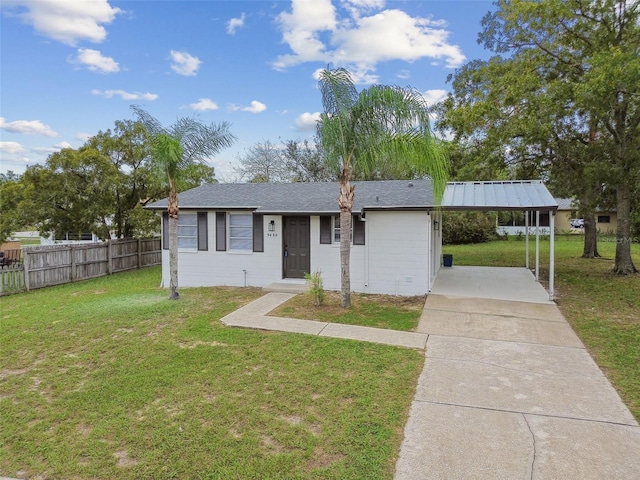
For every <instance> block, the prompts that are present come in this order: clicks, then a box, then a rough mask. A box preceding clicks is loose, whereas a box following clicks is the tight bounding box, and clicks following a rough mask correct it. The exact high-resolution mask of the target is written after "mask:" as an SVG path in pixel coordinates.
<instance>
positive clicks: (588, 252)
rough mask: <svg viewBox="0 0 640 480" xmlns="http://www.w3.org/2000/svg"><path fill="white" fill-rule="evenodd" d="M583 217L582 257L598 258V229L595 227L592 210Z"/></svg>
mask: <svg viewBox="0 0 640 480" xmlns="http://www.w3.org/2000/svg"><path fill="white" fill-rule="evenodd" d="M583 218H584V249H583V250H582V258H598V257H600V254H599V253H598V231H597V229H596V216H595V214H594V213H593V212H588V213H585V214H584V215H583Z"/></svg>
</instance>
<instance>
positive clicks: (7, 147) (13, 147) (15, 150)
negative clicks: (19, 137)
mask: <svg viewBox="0 0 640 480" xmlns="http://www.w3.org/2000/svg"><path fill="white" fill-rule="evenodd" d="M0 152H2V153H6V154H9V155H22V154H25V153H27V151H26V150H25V148H24V147H23V146H22V145H20V144H19V143H18V142H0Z"/></svg>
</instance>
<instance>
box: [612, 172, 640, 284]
mask: <svg viewBox="0 0 640 480" xmlns="http://www.w3.org/2000/svg"><path fill="white" fill-rule="evenodd" d="M616 201H617V207H616V208H617V214H618V230H617V232H616V262H615V265H614V266H613V273H615V274H618V275H630V274H632V273H637V272H638V270H637V269H636V267H635V265H634V264H633V260H632V258H631V189H630V187H629V185H628V184H626V183H624V184H620V185H618V189H617V190H616Z"/></svg>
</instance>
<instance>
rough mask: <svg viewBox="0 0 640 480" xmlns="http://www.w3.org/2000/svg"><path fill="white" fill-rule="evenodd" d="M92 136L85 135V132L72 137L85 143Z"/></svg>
mask: <svg viewBox="0 0 640 480" xmlns="http://www.w3.org/2000/svg"><path fill="white" fill-rule="evenodd" d="M93 136H94V134H93V133H87V132H78V133H76V134H75V135H74V138H75V139H76V140H80V141H82V142H86V141H87V140H89V139H90V138H91V137H93Z"/></svg>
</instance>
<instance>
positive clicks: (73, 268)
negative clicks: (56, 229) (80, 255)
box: [69, 245, 76, 282]
mask: <svg viewBox="0 0 640 480" xmlns="http://www.w3.org/2000/svg"><path fill="white" fill-rule="evenodd" d="M69 255H71V275H70V280H71V281H72V282H73V281H75V279H76V256H75V252H74V251H73V245H69Z"/></svg>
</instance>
